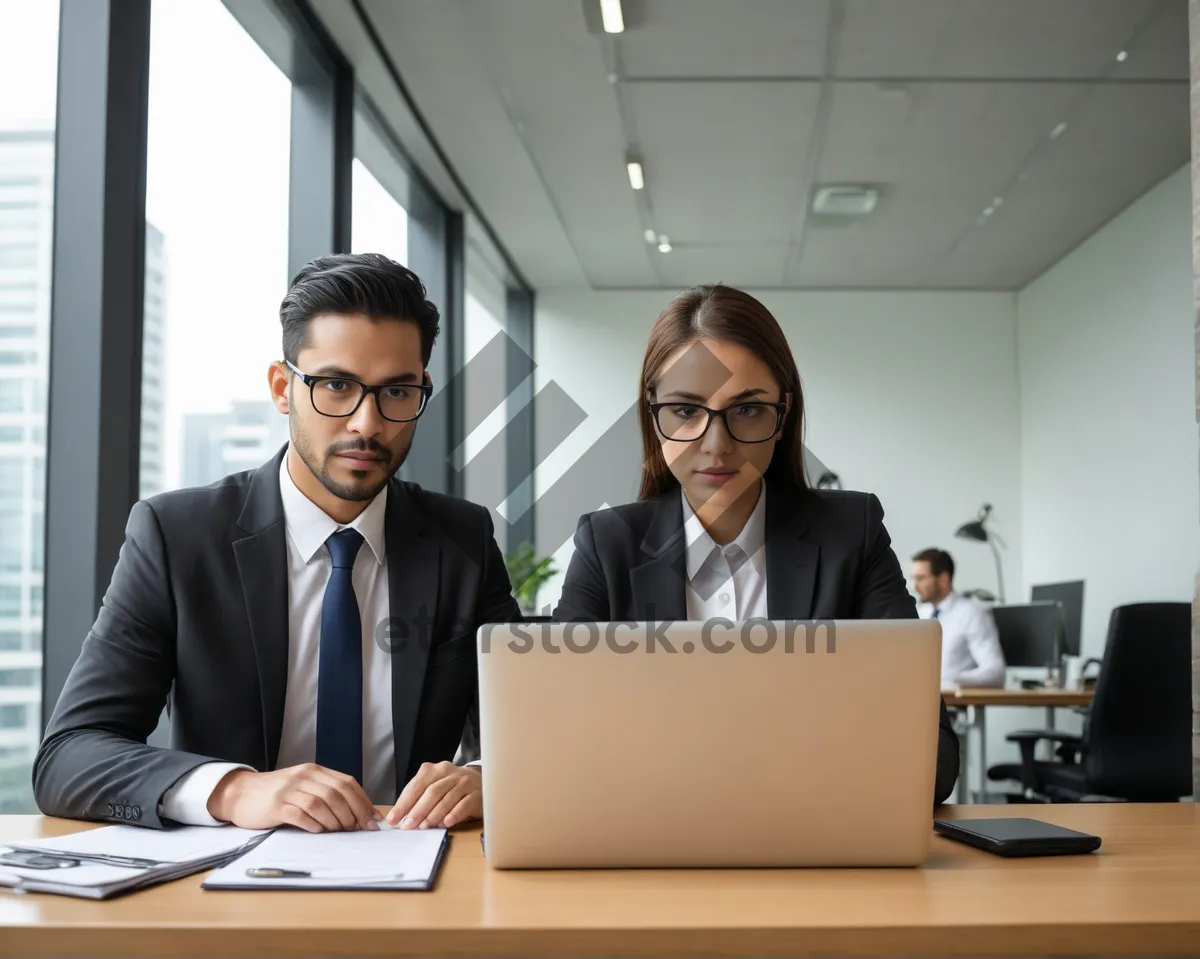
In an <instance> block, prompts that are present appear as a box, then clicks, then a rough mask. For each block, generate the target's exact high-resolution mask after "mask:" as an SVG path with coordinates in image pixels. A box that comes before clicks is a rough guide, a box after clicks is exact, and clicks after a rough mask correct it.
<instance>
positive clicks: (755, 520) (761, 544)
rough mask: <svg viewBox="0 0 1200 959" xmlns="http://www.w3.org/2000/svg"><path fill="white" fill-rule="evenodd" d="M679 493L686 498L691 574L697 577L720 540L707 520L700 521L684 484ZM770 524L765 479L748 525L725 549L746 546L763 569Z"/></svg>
mask: <svg viewBox="0 0 1200 959" xmlns="http://www.w3.org/2000/svg"><path fill="white" fill-rule="evenodd" d="M679 497H680V499H681V500H682V501H683V531H684V537H685V540H686V543H687V574H688V579H689V580H693V579H695V578H696V574H697V573H698V572H699V571H700V567H701V566H703V565H704V563H705V562H706V561H707V560H708V558H709V557H710V556H711V555H712V552H713V550H714V549H718V546H717V544H716V542H714V541H713V538H712V536H710V535H709V532H708V530H706V529H705V528H704V524H703V523H702V522H700V517H699V516H697V515H696V512H695V510H693V509H692V505H691V504H690V503H689V502H688V500H687V496H686V494H685V493H684V492H683V487H682V486H681V487H680V488H679ZM766 528H767V488H766V485H765V484H763V483H762V482H761V481H760V483H759V489H758V501H757V502H756V503H755V504H754V511H753V512H752V513H751V514H750V517H749V519H747V520H746V525H745V526H743V527H742V531H741V532H740V533H738V535H737V537H736V538H735V539H734V540H733V542H732V543H729V544H726V546H725V550H728V549H729V547H730V546H733V545H737V546H740V547H741V548H742V550H743V551H744V552H745V553H746V555H747V556H749V557H750V561H751V562H752V563H753V564H754V568H755V569H756V570H757V571H758V572H760V573H761V572H762V571H763V568H764V567H765V566H766V565H767V551H766V548H765V546H766V537H765V533H766Z"/></svg>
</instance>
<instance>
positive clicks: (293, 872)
mask: <svg viewBox="0 0 1200 959" xmlns="http://www.w3.org/2000/svg"><path fill="white" fill-rule="evenodd" d="M246 875H247V876H248V877H249V878H251V879H330V880H337V881H342V880H348V881H361V882H386V881H388V880H401V879H403V878H404V873H402V872H391V871H385V872H378V873H372V872H364V873H357V872H355V871H353V870H349V869H330V870H327V871H321V872H317V873H312V872H309V871H308V870H306V869H283V868H281V867H278V866H255V867H253V868H251V869H247V870H246Z"/></svg>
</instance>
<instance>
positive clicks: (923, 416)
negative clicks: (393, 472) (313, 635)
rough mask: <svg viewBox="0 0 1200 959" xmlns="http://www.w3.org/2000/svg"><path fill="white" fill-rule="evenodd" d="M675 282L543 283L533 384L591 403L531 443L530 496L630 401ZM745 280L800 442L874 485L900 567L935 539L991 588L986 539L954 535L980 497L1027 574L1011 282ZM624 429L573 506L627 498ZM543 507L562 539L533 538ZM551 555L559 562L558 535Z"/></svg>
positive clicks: (634, 448)
mask: <svg viewBox="0 0 1200 959" xmlns="http://www.w3.org/2000/svg"><path fill="white" fill-rule="evenodd" d="M671 295H672V293H671V291H662V292H630V293H591V292H573V291H572V292H559V291H539V293H538V298H537V316H536V329H535V343H536V350H537V353H536V360H537V363H538V374H537V382H538V385H539V388H540V386H541V385H543V384H545V383H546V382H548V381H550V380H554V381H556V382H557V383H558V384H559V385H560V386H561V387H562V388H563V389H564V390H565V392H566V393H567V394H568V395H569V396H570V397H571V398H572V399H573V400H574V401H575V402H576V403H578V404H579V406H580V407H582V409H583V410H584V411H585V412H586V414H587V415H588V419H587V420H586V422H584V423H583V424H582V425H581V426H580V427H579V428H578V429H576V430H575V431H574V433H572V434H571V435H570V437H569V438H568V439H567V440H566V441H565V442H563V443H562V444H561V445H559V446H558V448H557V449H555V450H553V451H552V452H551V451H550V450H549V449H547V448H545V445H543V448H540V449H539V450H538V456H539V458H540V457H546V461H545V462H544V463H543V465H542V467H541V468H540V469H539V471H538V474H537V495H538V496H539V498H540V497H542V496H543V495H544V493H545V491H546V489H547V487H549V486H550V484H551V483H553V482H554V481H555V480H556V479H557V478H558V477H559V476H560V475H562V474H563V472H564V471H565V470H566V469H567V467H569V466H570V465H571V464H572V463H573V462H575V461H576V459H577V458H578V457H579V456H581V455H582V454H583V452H584V451H585V450H587V449H588V447H589V446H590V445H591V444H592V443H594V442H596V441H597V439H598V438H599V437H600V436H601V434H603V433H604V431H605V430H606V429H607V428H608V427H609V426H610V425H611V424H612V423H613V422H614V421H616V420H618V418H619V417H620V416H621V415H622V414H623V413H625V412H626V410H628V409H629V407H630V405H631V404H632V403H633V401H634V399H635V397H636V395H637V389H638V375H639V372H640V369H641V360H642V354H643V351H644V350H645V346H646V340H647V336H648V334H649V330H650V327H651V324H652V323H653V321H654V319H655V317H657V315H658V314H659V312H660V311H661V310H662V308H663V307H664V306H665V305H666V303H667V301H668V300H669V299H670V297H671ZM756 295H757V296H759V298H760V299H761V300H762V301H763V303H764V304H765V305H766V306H767V307H768V308H769V309H770V310H771V311H772V312H773V313H774V314H775V316H776V318H777V319H778V320H779V322H780V324H781V325H782V326H783V328H784V331H785V332H786V333H787V336H788V339H789V341H790V343H791V345H792V350H793V352H794V353H795V355H796V360H797V364H798V365H799V368H800V375H801V378H802V380H803V385H804V391H805V403H806V405H807V414H808V428H807V445H808V446H809V447H810V448H811V450H812V451H813V453H815V454H816V456H817V457H819V458H820V460H821V461H822V462H823V463H825V464H826V465H827V466H828V467H829V468H830V469H832V470H834V471H835V472H837V473H838V474H839V475H840V476H841V478H842V481H843V484H844V485H845V486H846V488H847V489H860V490H869V491H871V492H874V493H876V494H878V495H879V497H880V499H881V501H882V502H883V506H884V510H885V512H886V517H885V522H886V524H887V527H888V530H889V532H890V533H891V536H892V540H893V547H894V549H895V551H896V554H897V557H898V558H899V560H900V562H901V565H902V567H903V568H904V570H905V571H906V572H907V570H908V565H909V557H910V556H911V555H912V553H914V552H916V551H917V550H919V549H922V548H924V547H926V546H932V545H938V546H942V547H943V548H946V549H949V550H950V551H951V552H952V553H953V554H954V556H955V559H956V561H957V562H958V564H959V569H960V572H959V575H958V577H957V579H956V581H957V584H958V585H959V586H960V587H962V588H970V587H973V586H982V587H986V588H989V589H993V590H994V589H995V572H994V567H993V564H992V559H991V554H990V553H989V552H988V550H987V548H986V547H985V546H984V545H983V544H979V543H970V542H964V541H962V540H955V539H954V538H953V533H954V530H955V529H956V528H957V527H958V526H959V525H960V524H961V523H963V522H965V521H966V520H968V519H972V518H973V517H974V516H975V514H976V511H977V510H978V508H979V506H980V504H981V503H983V502H984V501H987V502H990V503H992V504H993V506H994V507H995V514H994V516H995V521H996V522H995V525H996V528H997V529H998V530H999V531H1000V533H1001V535H1002V536H1004V537H1005V538H1006V541H1007V542H1008V545H1009V549H1008V551H1007V553H1006V556H1005V577H1006V584H1007V585H1008V590H1009V596H1010V598H1012V595H1013V593H1014V591H1015V590H1016V589H1017V588H1019V585H1020V584H1021V583H1022V569H1021V530H1022V522H1021V512H1020V473H1019V453H1020V437H1019V431H1018V417H1019V400H1018V391H1017V375H1016V353H1015V349H1016V339H1015V300H1014V297H1012V296H1011V295H1008V294H998V293H997V294H993V293H919V292H911V293H866V292H864V293H856V292H845V293H807V292H765V293H760V294H756ZM539 412H540V411H539ZM540 432H541V430H540V429H539V433H540ZM626 439H627V442H626V443H625V444H624V446H625V448H626V449H628V454H629V455H628V456H624V455H622V456H619V457H615V458H614V459H615V460H616V461H615V462H612V463H611V464H610V465H609V466H608V468H606V469H605V470H603V471H600V472H601V475H596V476H591V477H589V479H590V480H591V481H592V485H591V486H589V487H588V488H587V492H586V494H584V495H581V496H580V497H579V501H578V503H577V506H578V508H577V510H576V513H583V512H587V511H589V510H592V509H597V508H599V507H600V506H602V505H603V504H604V502H608V503H610V504H616V503H618V502H628V501H630V500H632V499H633V498H634V496H635V494H636V481H637V467H638V463H639V456H640V447H639V445H638V439H637V434H636V432H631V433H629V434H627V438H626ZM583 499H590V500H592V501H590V502H584V501H582V500H583ZM539 505H540V504H539ZM538 522H539V547H540V548H541V549H542V550H547V551H548V550H555V549H557V548H558V547H559V546H561V545H563V540H562V538H561V537H560V536H558V535H557V534H556V535H555V536H554V539H555V540H556V541H554V542H550V541H549V540H547V539H545V538H543V535H542V534H543V533H544V530H541V529H540V527H541V525H542V514H541V512H540V511H539V517H538ZM557 525H561V524H557ZM569 532H570V530H568V534H569ZM558 556H559V566H560V569H561V570H565V567H566V562H567V560H569V557H570V546H569V541H567V543H566V548H565V549H562V550H561V551H559V553H558ZM560 581H561V580H560V578H558V579H555V580H553V581H552V582H550V583H549V584H547V586H546V587H545V588H544V589H543V591H542V593H541V594H540V595H539V605H546V604H551V605H552V604H553V603H554V602H556V601H557V598H558V591H559V586H560Z"/></svg>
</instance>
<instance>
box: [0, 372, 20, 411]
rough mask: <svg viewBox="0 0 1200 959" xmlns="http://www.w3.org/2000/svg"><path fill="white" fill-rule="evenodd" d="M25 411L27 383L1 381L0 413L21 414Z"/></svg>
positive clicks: (11, 380)
mask: <svg viewBox="0 0 1200 959" xmlns="http://www.w3.org/2000/svg"><path fill="white" fill-rule="evenodd" d="M24 409H25V381H24V380H15V379H0V413H20V412H23V411H24Z"/></svg>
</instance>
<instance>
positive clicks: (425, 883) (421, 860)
mask: <svg viewBox="0 0 1200 959" xmlns="http://www.w3.org/2000/svg"><path fill="white" fill-rule="evenodd" d="M270 838H271V842H266V841H264V842H263V843H262V844H261V845H260V846H255V847H254V848H253V849H250V850H247V852H246V853H245V854H244V855H242V856H239V857H238V858H237V859H234V860H232V861H231V862H228V863H226V864H225V865H224V866H222V867H221V868H220V869H218V870H215V871H214V872H212V873H210V874H209V876H207V877H206V878H205V880H204V881H203V882H202V883H201V884H200V888H201V889H206V890H212V891H222V890H239V891H246V890H255V889H257V890H264V891H265V890H272V891H286V890H305V889H308V890H319V891H322V892H339V891H340V892H430V891H432V890H433V889H434V888H436V885H437V879H438V876H440V874H441V869H442V863H443V862H444V861H445V859H446V851H447V849H449V847H450V835H449V833H448V832H447V831H446V830H445V829H436V830H435V829H430V830H399V829H385V830H379V831H367V830H363V831H355V832H346V833H319V834H308V833H305V832H303V830H293V829H281V830H276V831H275V832H273V833H272V834H271V837H270Z"/></svg>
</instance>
